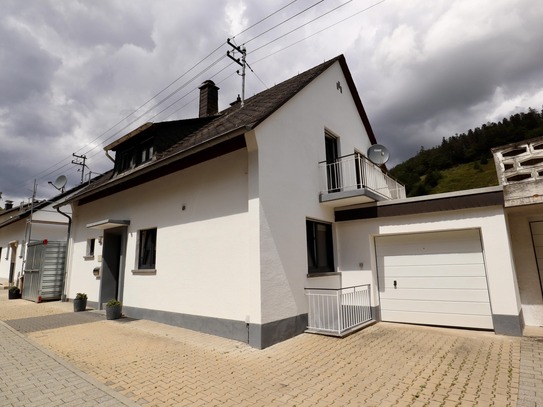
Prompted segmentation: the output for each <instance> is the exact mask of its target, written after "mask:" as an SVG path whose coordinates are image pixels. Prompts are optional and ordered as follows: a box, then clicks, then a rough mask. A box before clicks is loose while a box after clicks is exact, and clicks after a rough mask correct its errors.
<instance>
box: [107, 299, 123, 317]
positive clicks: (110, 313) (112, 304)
mask: <svg viewBox="0 0 543 407" xmlns="http://www.w3.org/2000/svg"><path fill="white" fill-rule="evenodd" d="M122 311H123V304H122V303H121V302H120V301H117V300H116V299H115V298H112V299H111V300H109V301H108V302H107V303H106V319H119V318H120V317H121V314H122Z"/></svg>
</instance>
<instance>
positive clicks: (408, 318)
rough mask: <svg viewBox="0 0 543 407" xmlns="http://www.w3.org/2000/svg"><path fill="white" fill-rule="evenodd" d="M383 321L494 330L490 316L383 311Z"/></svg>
mask: <svg viewBox="0 0 543 407" xmlns="http://www.w3.org/2000/svg"><path fill="white" fill-rule="evenodd" d="M381 317H382V319H383V321H391V322H405V323H410V324H424V325H442V326H459V327H464V328H480V329H493V328H494V325H493V324H492V317H491V316H490V315H488V316H485V315H470V316H466V315H460V314H434V313H425V312H406V311H382V312H381Z"/></svg>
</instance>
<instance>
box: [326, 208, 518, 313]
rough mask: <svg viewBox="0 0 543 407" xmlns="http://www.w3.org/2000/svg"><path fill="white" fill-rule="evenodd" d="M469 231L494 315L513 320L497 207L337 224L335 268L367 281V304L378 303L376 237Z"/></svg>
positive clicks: (504, 235)
mask: <svg viewBox="0 0 543 407" xmlns="http://www.w3.org/2000/svg"><path fill="white" fill-rule="evenodd" d="M473 228H477V229H480V231H481V236H482V244H483V252H484V258H485V264H486V273H487V281H488V288H489V294H490V302H491V307H492V312H493V314H499V315H513V316H515V315H518V313H519V311H520V298H519V295H518V288H517V282H516V277H515V268H514V264H513V258H512V253H511V249H510V244H509V233H508V229H507V222H506V219H505V215H504V209H503V208H502V207H499V206H492V207H484V208H475V209H466V210H461V211H460V210H456V211H446V212H435V213H428V214H417V215H409V216H394V217H383V218H377V219H368V220H358V221H348V222H340V223H338V224H337V225H336V230H337V238H338V247H339V259H340V263H339V269H340V271H341V272H342V275H343V276H344V278H350V277H347V276H349V274H350V273H354V275H356V276H362V277H363V278H361V279H360V283H367V282H370V283H371V284H372V287H373V289H372V294H373V296H372V303H373V304H378V303H379V294H378V291H377V283H376V282H377V274H376V273H377V266H376V259H375V246H374V238H375V236H379V235H394V234H406V233H420V232H430V231H447V230H458V229H473ZM360 263H363V264H364V266H363V270H362V272H360V271H359V270H360Z"/></svg>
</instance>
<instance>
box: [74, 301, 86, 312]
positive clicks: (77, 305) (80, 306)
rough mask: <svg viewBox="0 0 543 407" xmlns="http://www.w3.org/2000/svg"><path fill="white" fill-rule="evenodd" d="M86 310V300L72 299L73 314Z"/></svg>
mask: <svg viewBox="0 0 543 407" xmlns="http://www.w3.org/2000/svg"><path fill="white" fill-rule="evenodd" d="M86 309H87V299H86V298H76V299H74V312H80V311H85V310H86Z"/></svg>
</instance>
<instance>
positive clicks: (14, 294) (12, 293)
mask: <svg viewBox="0 0 543 407" xmlns="http://www.w3.org/2000/svg"><path fill="white" fill-rule="evenodd" d="M8 298H9V299H10V300H16V299H17V298H21V290H20V289H19V287H17V286H15V285H12V286H11V287H9V289H8Z"/></svg>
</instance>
